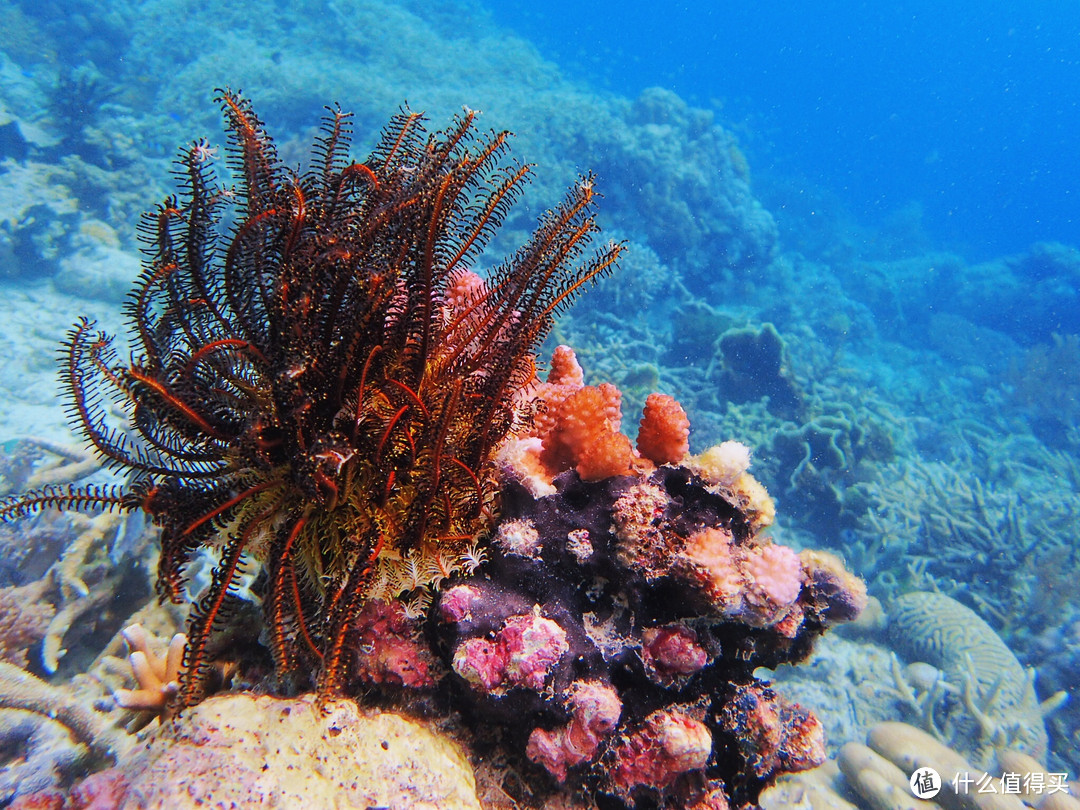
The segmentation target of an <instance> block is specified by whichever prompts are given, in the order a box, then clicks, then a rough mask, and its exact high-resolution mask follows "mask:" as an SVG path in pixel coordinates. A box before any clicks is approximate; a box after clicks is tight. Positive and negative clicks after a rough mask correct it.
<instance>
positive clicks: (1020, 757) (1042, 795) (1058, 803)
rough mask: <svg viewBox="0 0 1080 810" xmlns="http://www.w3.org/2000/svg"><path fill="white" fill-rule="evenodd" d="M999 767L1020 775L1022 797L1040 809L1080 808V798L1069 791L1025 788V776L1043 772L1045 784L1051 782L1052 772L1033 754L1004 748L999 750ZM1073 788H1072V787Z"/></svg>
mask: <svg viewBox="0 0 1080 810" xmlns="http://www.w3.org/2000/svg"><path fill="white" fill-rule="evenodd" d="M997 760H998V767H1000V769H1001V772H1002V773H1014V774H1018V775H1019V777H1020V797H1021V798H1022V799H1023V800H1024V801H1025V802H1027V803H1028V804H1030V805H1032V806H1033V807H1037V808H1038V810H1080V799H1078V798H1077V797H1076V796H1075V795H1070V794H1069V793H1062V792H1058V791H1055V792H1053V793H1051V792H1049V791H1048V790H1040V791H1034V790H1027V789H1025V781H1026V780H1025V779H1024V777H1025V776H1030V775H1031V774H1042V782H1041V784H1043V785H1049V784H1051V779H1050V773H1049V772H1048V771H1047V770H1046V768H1044V767H1043V766H1042V763H1041V762H1039V761H1038V760H1037V759H1035V758H1034V757H1032V756H1029V755H1027V754H1025V753H1023V752H1021V751H1014V750H1003V751H998V752H997ZM1070 789H1071V788H1070Z"/></svg>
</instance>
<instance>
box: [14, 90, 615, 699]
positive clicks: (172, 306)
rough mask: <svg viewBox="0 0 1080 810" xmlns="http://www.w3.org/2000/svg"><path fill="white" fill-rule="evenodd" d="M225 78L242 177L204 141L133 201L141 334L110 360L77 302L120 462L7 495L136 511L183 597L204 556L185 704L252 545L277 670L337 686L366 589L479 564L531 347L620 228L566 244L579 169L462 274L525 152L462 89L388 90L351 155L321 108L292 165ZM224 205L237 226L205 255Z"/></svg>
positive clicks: (105, 433) (90, 366) (326, 689)
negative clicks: (427, 100)
mask: <svg viewBox="0 0 1080 810" xmlns="http://www.w3.org/2000/svg"><path fill="white" fill-rule="evenodd" d="M219 101H220V103H221V106H222V110H223V112H224V114H225V117H226V120H227V122H228V129H229V136H230V165H231V168H232V169H233V170H234V171H235V172H236V173H237V174H238V175H240V176H241V177H242V178H243V181H242V183H241V184H240V187H239V189H238V190H236V191H230V192H229V193H228V194H226V193H225V191H224V190H223V189H221V188H220V187H219V186H218V185H217V182H216V180H215V179H214V177H213V173H212V169H211V166H210V165H209V162H210V161H209V160H208V157H207V155H208V154H209V153H208V151H207V150H210V149H211V147H209V146H208V144H207V143H206V142H204V141H198V142H196V143H194V144H192V145H191V147H190V148H189V149H188V150H187V151H186V152H185V153H184V154H183V155H182V157H181V160H180V165H182V166H183V170H182V171H181V172H180V173H179V176H180V179H181V181H182V183H183V194H182V196H181V197H180V198H176V197H170V198H168V199H166V200H165V201H164V202H163V203H162V204H161V205H160V206H159V207H158V209H157V210H156V211H155V212H153V213H151V214H148V215H147V216H146V217H145V218H144V222H143V236H144V241H145V244H146V247H147V256H148V261H147V262H146V266H145V269H144V271H143V273H142V276H141V277H140V279H139V282H138V283H137V284H136V286H135V289H134V292H133V293H132V295H131V297H130V298H129V302H128V306H127V310H126V314H127V316H128V318H129V321H130V324H129V325H130V332H131V339H132V343H133V345H135V346H137V347H138V348H137V353H136V354H135V355H134V356H133V357H132V360H131V362H130V363H129V364H118V363H117V358H116V354H115V351H114V349H113V348H112V339H111V338H109V337H107V336H106V335H105V334H103V333H101V334H98V333H95V331H94V327H93V324H92V323H91V322H89V321H87V320H85V319H84V320H82V321H80V322H79V323H78V324H76V326H75V327H74V328H73V329H72V331H71V333H70V335H69V339H68V341H67V344H66V351H65V357H64V358H63V366H62V378H63V380H64V383H65V386H66V388H67V392H68V395H69V399H70V408H71V415H72V417H73V421H74V422H75V425H76V427H77V428H78V429H79V430H80V432H81V433H82V434H83V436H84V437H85V438H86V440H87V441H88V442H89V443H90V444H91V445H92V446H93V448H94V449H95V451H96V452H97V453H98V455H99V456H100V457H101V458H102V460H103V461H105V462H106V463H107V464H108V465H110V466H111V467H113V468H115V469H117V470H121V471H123V472H125V473H126V474H127V475H128V477H129V483H128V484H127V485H124V486H104V487H101V486H95V485H87V486H82V487H77V486H67V487H56V486H51V485H48V486H45V487H42V488H40V489H38V490H35V491H33V492H31V493H29V494H27V495H24V496H20V497H13V498H10V499H8V500H7V501H6V502H5V503H4V504H3V506H2V508H0V517H2V518H3V519H5V520H12V519H17V518H21V517H25V516H27V515H30V514H33V513H35V512H37V511H39V510H41V509H44V508H54V507H55V508H62V509H72V510H93V509H105V510H120V511H124V512H133V511H138V510H142V511H144V512H146V513H147V514H149V515H150V516H151V518H152V519H153V521H154V522H155V524H157V525H158V526H160V527H161V529H162V534H161V545H162V551H161V556H160V562H159V569H158V589H159V592H160V593H161V594H162V595H163V596H165V597H168V598H170V599H172V600H174V601H181V600H183V599H184V594H183V589H184V586H185V584H186V583H187V579H188V577H189V575H190V570H189V565H188V564H189V562H190V560H191V558H192V557H193V556H194V555H195V554H196V553H197V552H198V551H199V550H200V549H202V548H209V549H211V550H212V551H213V552H214V553H215V554H216V556H217V564H216V567H215V568H214V572H213V575H212V577H211V582H210V586H209V588H208V589H207V590H206V592H205V594H203V595H202V596H201V597H200V598H199V599H198V601H197V603H196V605H195V607H194V610H193V611H192V617H191V620H190V622H189V626H188V633H187V635H188V639H189V640H188V644H187V647H186V652H185V659H184V672H183V674H182V675H181V684H180V691H179V694H178V701H179V702H180V703H181V704H183V705H192V704H194V703H196V702H197V701H198V700H199V699H200V698H201V697H202V696H203V694H204V692H205V688H204V687H205V681H206V678H207V676H208V674H209V672H210V669H211V667H210V662H209V659H210V651H209V648H208V645H209V644H210V641H211V638H212V637H213V636H214V631H215V627H218V626H220V625H221V624H222V622H223V621H224V619H225V617H226V616H227V614H228V613H229V610H230V604H231V601H230V597H231V596H232V594H233V592H234V590H235V588H236V583H237V581H238V579H239V578H241V577H242V575H243V572H244V569H245V567H246V566H247V565H249V564H251V563H252V562H257V563H259V564H261V565H263V566H264V567H265V568H266V571H267V576H266V579H265V583H264V588H265V593H263V594H262V596H263V607H264V613H265V621H266V624H267V626H268V628H269V635H270V647H271V652H272V654H273V656H274V662H275V666H276V669H277V672H278V675H279V677H280V678H281V679H282V681H283V682H287V683H293V682H295V683H296V684H298V685H301V686H303V685H306V684H307V682H308V681H309V680H310V676H311V673H312V672H313V671H314V672H315V673H316V674H317V682H318V689H319V691H320V692H321V693H323V694H336V693H339V692H341V691H342V690H343V688H344V685H345V681H346V672H345V670H346V669H347V666H348V662H349V656H348V655H347V654H346V646H347V643H348V640H349V637H350V636H351V634H352V632H353V631H354V630H355V624H354V623H355V620H356V617H357V615H358V612H359V610H360V608H361V606H362V605H363V603H364V602H365V601H366V600H367V599H369V598H372V597H387V598H392V597H395V596H397V595H398V594H399V593H401V592H402V591H406V590H413V589H417V588H423V587H424V586H426V585H429V584H432V583H435V582H437V581H439V580H440V579H442V578H445V577H446V576H448V575H449V574H450V573H451V572H453V571H456V570H460V569H461V568H462V567H463V566H466V565H467V564H469V560H470V559H471V557H470V548H471V547H472V545H471V544H472V542H473V537H474V535H475V534H476V533H477V532H478V531H479V530H481V529H482V528H483V527H484V525H485V524H486V523H487V522H489V521H490V519H491V512H492V508H493V506H494V500H495V497H496V495H497V491H496V485H495V484H494V482H493V473H494V468H493V455H494V451H495V448H496V446H497V445H498V443H499V442H500V441H501V440H502V439H503V438H505V437H506V435H507V434H508V433H509V432H510V431H511V430H512V429H514V428H515V427H516V426H517V424H518V421H519V419H520V417H521V414H520V413H519V411H520V408H521V395H522V391H523V389H524V388H525V386H527V385H529V384H530V383H531V381H532V379H533V374H534V368H535V366H534V357H533V354H532V352H533V350H534V349H535V347H536V346H537V345H538V344H539V342H540V341H541V340H542V339H543V337H544V336H545V334H546V333H547V331H548V329H549V328H550V326H551V321H552V318H553V316H554V314H555V313H556V312H557V311H558V310H560V309H562V308H563V307H565V306H566V305H568V304H569V302H570V301H571V300H573V298H574V297H575V296H576V294H577V293H578V292H579V291H580V290H581V289H582V288H583V287H584V286H585V285H587V284H588V283H589V282H590V281H592V280H593V279H594V278H596V277H597V276H600V275H602V274H604V273H606V272H607V271H608V270H609V269H610V267H611V266H612V265H613V264H614V263H615V261H616V259H617V257H618V254H619V252H620V248H619V246H618V245H614V244H611V245H608V246H607V247H605V248H603V249H601V250H599V251H598V252H597V253H596V255H594V256H593V257H591V258H588V259H585V260H584V261H581V258H582V253H583V251H584V250H585V249H586V245H587V244H588V241H589V239H590V237H591V236H592V235H593V233H594V232H595V231H596V226H595V223H594V221H593V217H592V213H591V205H592V202H593V198H594V191H593V186H592V180H591V178H582V179H581V181H580V182H579V183H578V184H577V185H576V186H574V188H573V189H572V190H571V192H570V194H569V195H568V197H567V199H566V201H565V202H564V203H563V204H562V205H561V206H559V207H558V208H557V209H555V210H553V211H551V212H549V213H548V214H546V215H545V216H544V217H543V218H542V219H541V222H540V226H539V229H538V230H537V232H536V234H535V235H534V236H533V238H532V240H531V241H530V242H529V243H528V244H527V245H526V246H525V247H523V248H522V249H521V250H520V251H518V253H517V254H516V255H515V256H514V257H513V258H512V259H510V260H508V261H507V262H506V263H505V264H503V265H502V266H500V267H498V268H496V269H494V270H493V271H492V273H491V274H490V278H489V279H488V281H486V282H484V281H481V280H480V279H479V277H478V276H476V275H475V274H474V273H472V272H471V270H470V269H469V268H470V264H471V263H472V262H473V261H474V260H475V258H476V256H477V255H478V253H479V252H480V251H481V250H482V249H483V247H484V245H485V244H486V243H487V241H488V240H489V238H490V236H491V234H492V233H493V232H494V231H495V230H497V229H498V226H499V224H500V223H501V221H502V218H503V216H504V213H505V211H506V209H507V208H508V207H509V206H510V205H511V204H512V203H513V201H514V200H515V198H516V197H517V195H518V193H519V189H520V188H521V186H522V185H523V183H524V182H525V180H526V178H527V176H528V174H529V171H530V168H529V167H528V166H524V165H511V164H508V162H507V161H505V160H504V159H503V156H504V152H505V151H506V138H507V134H506V133H496V134H493V135H492V136H490V137H489V138H486V139H477V138H476V137H475V136H474V134H473V121H474V118H475V113H473V112H471V111H466V112H465V113H464V114H462V115H461V116H460V117H459V118H458V119H457V120H456V122H454V124H452V126H451V127H450V129H448V130H447V131H446V132H445V133H442V134H440V135H432V136H428V135H427V133H426V131H425V130H424V128H423V125H422V118H421V116H420V115H419V114H416V113H412V112H409V111H402V112H401V113H400V114H399V115H398V116H396V117H395V118H394V119H393V120H392V122H391V123H390V125H389V126H388V127H387V128H386V130H385V132H384V133H383V136H382V139H381V141H380V143H379V145H378V146H377V148H376V150H375V152H374V154H373V156H372V157H371V158H370V160H369V161H368V162H367V163H356V162H352V161H351V160H350V159H349V157H348V147H349V141H350V136H351V125H350V123H349V116H348V115H346V114H344V113H342V112H341V111H340V110H331V111H330V113H329V115H328V116H327V118H326V120H325V122H324V127H323V132H322V135H321V136H320V137H319V139H318V141H317V143H316V147H315V150H314V157H313V166H312V169H311V170H310V172H309V173H307V174H306V175H304V176H302V177H301V176H297V175H296V174H295V173H294V172H292V171H290V170H288V169H286V168H285V167H284V166H283V165H282V164H281V163H280V161H279V160H278V159H277V155H276V151H275V147H274V144H273V142H272V141H271V140H270V138H269V137H268V136H267V134H266V133H265V131H264V129H263V126H262V123H261V122H260V121H259V119H258V118H257V117H256V116H255V115H254V113H253V111H252V110H251V108H250V106H249V105H248V103H247V102H246V101H244V100H242V99H240V98H239V97H237V96H235V95H233V94H231V93H229V92H222V94H221V95H220V97H219ZM227 207H228V208H229V209H230V210H231V211H232V212H233V213H234V214H235V215H236V217H237V222H238V223H239V224H238V225H237V226H236V228H235V230H234V232H233V234H232V239H231V241H230V243H229V245H228V247H227V249H225V250H223V251H222V252H221V253H220V254H215V250H214V244H215V242H216V240H217V239H218V238H219V237H218V233H217V228H218V226H219V225H220V223H221V220H222V218H223V216H224V215H225V209H226V208H227ZM106 398H111V399H113V400H115V402H116V403H117V406H118V407H119V408H120V409H121V410H122V411H123V414H124V417H123V419H122V420H121V424H120V425H119V426H114V425H113V422H112V421H111V416H110V415H109V413H108V411H107V409H106V408H105V405H104V400H105V399H106ZM226 526H227V527H228V529H227V531H222V530H223V529H224V528H225V527H226Z"/></svg>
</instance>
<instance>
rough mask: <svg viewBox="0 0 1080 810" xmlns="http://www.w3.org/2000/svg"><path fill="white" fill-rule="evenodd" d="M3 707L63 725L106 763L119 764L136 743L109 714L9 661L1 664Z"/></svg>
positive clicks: (0, 695) (0, 706)
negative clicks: (125, 753)
mask: <svg viewBox="0 0 1080 810" xmlns="http://www.w3.org/2000/svg"><path fill="white" fill-rule="evenodd" d="M0 708H4V709H22V710H24V711H28V712H32V713H34V714H35V715H37V716H39V717H40V718H41V722H42V723H52V722H56V723H60V724H61V725H63V726H64V727H65V728H67V729H68V730H69V731H70V732H71V736H72V737H73V738H74V739H75V740H76V741H77V742H78V743H81V744H82V745H84V746H86V748H87V750H88V751H89V752H90V753H91V754H92V755H93V756H95V757H98V758H100V759H102V760H104V761H106V762H115V761H116V758H117V756H118V755H119V754H120V753H122V752H123V751H125V750H126V749H127V748H128V746H130V745H131V743H132V740H133V738H131V737H129V736H128V734H127V733H126V732H124V731H123V730H122V729H118V728H116V727H115V726H114V725H112V723H111V721H110V720H111V718H110V717H109V716H108V715H106V714H104V713H102V712H98V711H95V710H94V709H91V708H88V707H87V706H86V704H85V703H84V702H83V700H81V699H79V698H77V697H75V696H74V695H73V694H71V693H70V692H69V691H68V690H66V689H63V688H61V687H58V686H53V685H51V684H48V683H46V682H45V681H43V680H41V679H40V678H38V677H37V676H36V675H33V674H31V673H29V672H27V671H26V670H24V669H20V668H19V667H17V666H15V665H14V664H8V663H5V662H0Z"/></svg>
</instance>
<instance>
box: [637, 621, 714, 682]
mask: <svg viewBox="0 0 1080 810" xmlns="http://www.w3.org/2000/svg"><path fill="white" fill-rule="evenodd" d="M641 641H642V644H641V660H642V661H643V662H644V664H645V668H646V670H647V672H648V673H649V676H650V677H651V678H653V679H654V680H655V681H656V682H657V683H661V684H665V685H668V684H672V683H675V682H676V681H678V680H679V679H680V678H683V679H685V677H686V676H689V675H693V674H694V673H695V672H700V671H701V670H702V669H704V668H705V666H706V665H707V664H708V663H709V658H710V656H709V653H708V652H706V650H705V648H704V647H702V646H701V645H700V644H699V643H698V635H697V633H696V632H695V631H694V630H693V628H690V627H687V626H686V625H685V624H679V623H674V624H666V625H664V626H663V627H649V628H646V629H645V630H644V631H642V633H641Z"/></svg>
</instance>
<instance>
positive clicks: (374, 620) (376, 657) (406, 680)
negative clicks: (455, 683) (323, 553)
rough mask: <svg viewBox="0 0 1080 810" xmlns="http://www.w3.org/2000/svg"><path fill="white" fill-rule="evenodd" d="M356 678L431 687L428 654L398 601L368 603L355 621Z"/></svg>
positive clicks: (430, 661) (415, 686) (412, 622)
mask: <svg viewBox="0 0 1080 810" xmlns="http://www.w3.org/2000/svg"><path fill="white" fill-rule="evenodd" d="M356 638H357V641H358V644H357V648H356V664H355V667H354V669H353V671H354V673H355V675H356V676H357V677H358V678H359V679H360V680H361V681H364V682H366V683H369V684H391V685H394V686H407V687H412V688H422V687H428V686H434V684H435V680H434V678H433V677H432V675H431V669H432V664H433V663H434V659H433V658H432V655H431V651H430V650H429V649H428V646H427V644H425V643H424V642H423V641H422V640H421V639H420V638H419V628H418V625H417V623H416V622H415V621H413V620H410V619H408V618H407V617H406V616H405V610H404V608H403V606H402V604H401V602H399V601H396V600H394V601H391V602H384V601H383V600H381V599H372V600H371V601H369V602H367V603H366V604H365V605H364V607H363V609H362V610H361V611H360V614H359V615H358V616H357V619H356Z"/></svg>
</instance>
